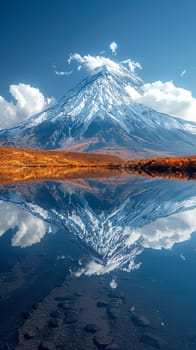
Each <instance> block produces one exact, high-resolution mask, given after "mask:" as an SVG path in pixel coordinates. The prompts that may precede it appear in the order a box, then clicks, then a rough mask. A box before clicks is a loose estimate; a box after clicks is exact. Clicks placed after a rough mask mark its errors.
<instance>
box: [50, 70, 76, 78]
mask: <svg viewBox="0 0 196 350" xmlns="http://www.w3.org/2000/svg"><path fill="white" fill-rule="evenodd" d="M54 73H55V74H56V75H61V76H63V75H65V76H67V77H68V76H69V75H71V74H72V73H73V71H72V70H70V71H68V72H66V71H65V72H64V71H59V70H55V71H54Z"/></svg>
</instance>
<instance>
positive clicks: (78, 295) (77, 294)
mask: <svg viewBox="0 0 196 350" xmlns="http://www.w3.org/2000/svg"><path fill="white" fill-rule="evenodd" d="M74 295H75V296H76V297H82V295H83V294H82V293H79V292H75V293H74Z"/></svg>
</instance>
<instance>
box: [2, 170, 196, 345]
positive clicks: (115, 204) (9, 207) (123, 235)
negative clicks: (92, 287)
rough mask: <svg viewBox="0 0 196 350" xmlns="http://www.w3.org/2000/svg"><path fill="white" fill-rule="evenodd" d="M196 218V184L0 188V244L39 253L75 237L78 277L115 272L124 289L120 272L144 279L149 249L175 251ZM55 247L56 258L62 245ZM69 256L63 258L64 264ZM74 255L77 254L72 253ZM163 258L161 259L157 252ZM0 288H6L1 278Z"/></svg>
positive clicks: (82, 182)
mask: <svg viewBox="0 0 196 350" xmlns="http://www.w3.org/2000/svg"><path fill="white" fill-rule="evenodd" d="M195 216H196V183H195V182H194V181H176V180H165V179H159V178H155V179H152V178H149V177H138V176H133V175H129V174H127V173H122V174H120V175H115V176H113V177H102V178H100V179H99V178H93V177H92V178H85V179H72V180H68V179H67V180H66V181H58V182H54V181H53V182H52V181H45V182H35V183H29V182H27V183H23V184H13V185H1V187H0V217H1V220H0V236H1V240H2V239H3V238H4V237H7V240H8V241H9V245H11V246H12V249H16V248H17V249H20V250H21V251H22V252H25V251H26V250H27V251H28V252H30V249H34V251H35V250H36V249H38V247H39V245H41V244H42V242H44V240H46V239H47V237H53V239H54V240H55V239H56V240H58V232H59V230H60V231H61V232H62V233H63V237H64V238H63V239H64V240H65V241H66V242H67V241H69V240H70V241H71V242H72V244H74V245H75V246H77V245H78V247H79V248H78V249H80V253H78V254H79V255H77V261H78V263H77V264H75V266H72V267H71V268H70V271H71V276H72V277H73V278H79V277H80V278H89V276H99V275H102V277H103V276H107V274H109V276H110V275H111V277H110V281H111V283H110V287H111V288H117V287H118V280H116V276H117V275H118V272H121V273H127V272H130V274H134V273H138V274H139V271H140V270H141V269H142V267H143V266H144V268H145V263H146V266H148V264H149V262H150V260H148V261H147V260H145V258H143V254H144V252H145V251H149V252H150V251H151V250H153V251H156V252H157V254H159V253H160V254H161V252H162V251H166V250H168V251H171V250H172V248H174V245H175V244H176V243H182V242H185V241H188V240H190V239H191V238H192V237H193V236H194V235H193V233H194V232H195V231H196V220H195V219H194V218H195ZM55 237H56V238H55ZM0 243H1V241H0ZM38 243H39V244H38ZM4 244H5V243H4ZM7 244H8V243H7ZM66 244H67V245H68V243H66ZM21 248H23V249H21ZM50 249H52V250H51V251H52V252H53V254H55V246H54V248H53V247H52V246H51V248H50ZM194 249H195V248H194V247H193V250H194ZM9 254H12V252H11V253H9ZM13 254H16V253H13ZM23 254H24V253H23ZM66 254H67V253H65V256H64V255H60V256H57V257H56V259H57V260H59V259H64V258H65V257H66ZM69 254H70V256H71V255H72V251H70V252H69ZM80 254H81V255H80ZM144 257H145V255H144ZM156 257H157V261H158V255H156ZM71 258H72V256H71V257H70V259H71ZM179 258H180V261H182V262H183V261H184V262H185V260H186V259H187V256H184V255H183V254H182V253H180V254H179ZM2 259H3V257H2ZM19 260H20V259H19ZM70 261H71V260H70ZM3 264H4V262H3V263H2V266H3ZM157 266H158V265H157ZM26 269H28V266H26ZM1 273H3V268H2V270H1ZM141 273H143V272H141ZM149 274H150V272H149ZM0 276H1V275H0ZM138 276H139V275H138ZM0 278H1V277H0ZM91 278H92V277H91ZM97 278H98V277H97ZM139 278H140V277H138V280H139ZM39 283H41V282H39ZM89 283H90V279H89ZM140 283H141V284H142V283H143V280H140ZM1 286H2V290H3V288H4V287H5V285H4V281H3V279H2V278H1ZM6 288H7V287H6ZM17 288H20V285H19V286H18V287H17ZM141 291H142V290H140V291H139V292H138V293H139V294H141ZM153 307H154V306H153ZM162 323H163V322H162ZM147 339H148V338H147ZM154 344H156V342H155V343H154ZM23 348H24V349H26V348H25V347H24V345H22V347H19V349H23ZM93 349H94V348H93ZM125 349H128V347H127V348H126V346H125ZM138 349H142V350H143V349H145V347H144V348H143V347H142V346H141V347H138ZM149 349H150V347H149ZM167 349H170V348H169V347H167ZM172 349H173V348H172ZM174 349H180V347H176V348H175V347H174ZM189 349H191V348H190V347H189Z"/></svg>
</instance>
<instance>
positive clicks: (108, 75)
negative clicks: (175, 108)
mask: <svg viewBox="0 0 196 350" xmlns="http://www.w3.org/2000/svg"><path fill="white" fill-rule="evenodd" d="M117 73H118V74H117ZM117 73H116V72H113V71H108V70H106V69H105V68H104V69H103V70H100V71H98V72H96V73H95V74H94V75H91V76H89V77H88V78H87V79H84V80H83V81H82V82H80V83H79V84H78V85H77V86H76V87H75V88H74V89H72V90H70V91H68V92H67V93H66V94H65V96H64V97H63V98H62V99H61V100H60V101H59V102H58V103H56V104H55V105H54V106H53V107H51V108H49V109H47V110H46V111H43V112H41V113H39V114H37V115H35V116H33V117H30V118H28V119H27V120H25V121H24V122H22V123H20V124H18V125H17V126H15V127H13V128H11V129H7V130H2V131H0V144H1V145H8V146H9V145H13V146H17V147H26V148H40V149H68V150H75V151H85V152H95V153H96V152H98V153H99V152H101V153H113V154H115V153H116V152H117V154H119V155H121V156H122V155H123V154H124V157H127V155H129V157H130V158H133V157H134V158H152V157H153V156H169V155H170V156H172V155H174V156H178V155H182V154H183V155H186V154H194V153H195V150H196V147H195V145H196V123H193V122H188V121H183V120H182V119H178V118H174V117H171V116H168V115H167V114H165V113H159V112H156V111H154V110H153V109H151V108H149V107H146V106H144V105H142V104H139V103H134V102H133V98H132V97H131V96H132V95H133V94H134V93H137V92H138V91H139V90H140V80H139V79H138V78H137V76H134V74H132V75H131V76H130V74H128V73H127V71H126V70H125V71H122V72H120V73H119V72H117ZM134 77H135V80H134Z"/></svg>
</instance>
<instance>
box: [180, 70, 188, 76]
mask: <svg viewBox="0 0 196 350" xmlns="http://www.w3.org/2000/svg"><path fill="white" fill-rule="evenodd" d="M186 73H187V71H186V69H184V70H183V71H182V72H181V73H180V76H181V77H183V76H184V75H185V74H186Z"/></svg>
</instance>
